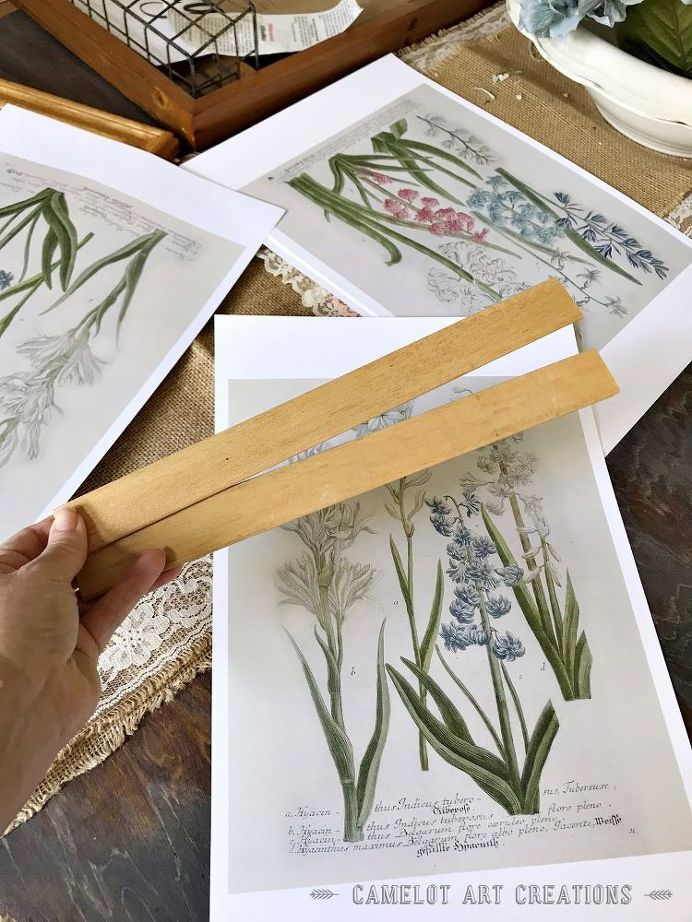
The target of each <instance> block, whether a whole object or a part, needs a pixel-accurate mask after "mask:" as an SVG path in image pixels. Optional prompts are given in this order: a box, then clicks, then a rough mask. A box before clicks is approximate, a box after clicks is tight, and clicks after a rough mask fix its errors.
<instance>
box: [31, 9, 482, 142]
mask: <svg viewBox="0 0 692 922" xmlns="http://www.w3.org/2000/svg"><path fill="white" fill-rule="evenodd" d="M13 3H14V6H16V7H18V8H19V9H22V10H24V11H25V12H26V13H28V14H29V16H31V17H32V18H33V19H34V20H36V22H38V23H39V24H40V25H41V26H42V27H43V28H44V29H45V30H46V31H48V32H50V33H51V34H52V35H54V36H55V37H56V38H57V39H58V40H59V41H60V42H62V44H63V45H65V46H66V47H67V48H69V49H70V51H72V52H73V53H74V54H76V55H77V56H78V57H79V58H81V59H82V61H84V62H85V63H86V64H88V65H89V66H90V67H92V68H93V69H94V70H95V71H96V72H97V73H99V74H101V76H102V77H105V78H106V80H108V81H109V82H110V83H111V84H112V85H113V86H115V87H117V88H118V89H119V90H120V91H121V92H122V93H123V94H124V95H125V96H127V97H128V98H129V99H131V100H132V101H133V102H135V103H137V105H139V106H141V108H142V109H144V110H145V111H146V112H148V113H149V114H150V115H152V116H153V117H154V118H155V119H156V120H157V121H158V122H160V123H161V124H163V125H166V126H168V127H169V128H171V129H172V130H173V131H175V132H176V133H177V134H179V135H180V136H181V137H183V138H185V139H186V140H187V142H188V143H189V144H190V146H191V147H192V148H193V149H195V150H200V149H203V148H205V147H208V146H210V145H211V144H214V143H216V142H218V141H220V140H222V139H224V138H227V137H229V136H230V135H232V134H235V133H236V132H238V131H241V130H242V129H244V128H247V127H248V126H249V125H252V124H254V123H255V122H258V121H260V120H261V119H263V118H266V117H267V116H269V115H272V114H273V113H274V112H277V111H278V110H280V109H282V108H284V107H285V106H287V105H290V104H291V103H293V102H296V101H297V100H298V99H302V98H303V97H304V96H307V95H308V94H309V93H312V92H314V91H315V90H319V89H321V88H322V87H324V86H327V85H328V84H329V83H331V82H332V81H334V80H336V79H337V78H339V77H342V76H344V75H345V74H347V73H350V72H351V71H353V70H355V69H356V68H358V67H361V66H363V65H364V64H368V63H369V62H370V61H374V60H375V59H376V58H378V57H380V56H382V55H383V54H386V53H388V52H390V51H395V50H397V49H399V48H403V47H404V46H406V45H409V44H411V43H413V42H417V41H419V40H420V39H422V38H425V37H426V36H428V35H430V34H432V33H434V32H436V31H437V30H439V29H442V28H445V27H447V26H450V25H453V24H454V23H456V22H459V21H460V20H462V19H465V18H467V17H468V16H470V15H472V14H473V13H475V12H477V11H478V10H480V9H482V8H483V7H485V6H487V5H488V0H386V2H384V0H370V2H367V0H366V3H364V4H363V5H364V6H366V10H365V12H364V13H363V15H362V16H361V18H360V19H359V20H358V21H357V22H356V24H355V25H353V26H352V27H351V28H350V29H348V30H347V31H346V32H344V33H343V34H342V35H337V36H335V37H334V38H331V39H329V40H328V41H326V42H322V43H321V44H319V45H315V46H313V47H312V48H309V49H307V50H306V51H302V52H299V53H298V54H294V55H290V56H289V57H286V58H284V59H283V60H280V61H277V62H276V63H273V64H270V65H268V66H267V67H265V68H263V69H262V70H259V71H255V70H253V69H252V68H250V67H246V66H244V65H243V66H242V75H241V77H240V79H238V80H236V81H234V82H233V83H230V84H228V85H227V86H225V87H223V88H221V89H218V90H213V91H212V92H210V93H208V94H207V95H205V96H202V97H200V98H198V99H195V98H194V97H193V96H191V95H190V94H189V93H187V92H186V91H185V90H184V89H182V88H181V87H180V86H179V85H177V84H176V83H174V82H173V81H172V80H170V79H169V78H168V77H167V76H165V75H164V74H163V73H162V72H161V71H160V70H158V69H157V68H156V67H154V66H153V65H151V64H149V63H148V62H147V61H146V60H145V59H144V58H143V57H141V56H140V55H139V54H138V53H137V52H136V51H133V50H132V49H131V48H128V47H127V46H126V45H125V44H123V42H121V41H120V39H118V38H117V37H115V36H114V35H110V34H109V33H108V32H107V31H106V30H105V29H104V28H103V27H102V26H100V25H98V23H96V22H94V21H93V20H92V19H90V18H89V16H87V15H86V14H85V13H82V12H81V11H80V10H78V9H77V8H76V7H74V6H73V5H72V3H71V2H70V0H13Z"/></svg>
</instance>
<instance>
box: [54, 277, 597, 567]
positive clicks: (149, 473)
mask: <svg viewBox="0 0 692 922" xmlns="http://www.w3.org/2000/svg"><path fill="white" fill-rule="evenodd" d="M580 317H581V313H580V311H579V309H578V308H577V306H576V305H575V303H574V301H573V300H572V298H571V297H570V296H569V295H568V293H567V291H566V290H565V289H564V288H563V286H562V285H561V284H560V283H559V282H557V281H556V280H554V279H551V280H549V281H546V282H543V283H542V284H541V285H536V286H535V287H534V288H531V289H529V290H527V291H523V292H521V293H520V294H518V295H515V296H513V297H511V298H508V299H507V300H505V301H503V302H501V303H500V304H497V305H495V306H494V307H490V308H487V309H486V310H484V311H482V312H480V313H478V314H475V315H473V316H472V317H469V318H467V319H465V320H461V321H459V322H458V323H455V324H453V325H452V326H450V327H447V328H446V329H444V330H440V331H439V332H437V333H434V334H433V335H432V336H428V337H425V338H424V339H421V340H418V341H417V342H414V343H412V344H411V345H409V346H406V347H405V348H403V349H399V350H398V351H396V352H392V353H391V354H390V355H387V356H384V358H382V359H379V360H378V361H376V362H371V363H369V364H368V365H365V366H363V367H362V368H357V369H356V370H355V371H352V372H350V373H349V374H347V375H343V376H342V377H341V378H337V379H335V380H334V381H330V382H328V383H326V384H323V385H322V386H320V387H317V388H315V389H314V390H311V391H309V392H308V393H306V394H303V395H301V396H299V397H296V398H294V399H293V400H289V401H288V402H287V403H284V404H282V405H281V406H280V407H276V408H274V409H272V410H269V411H267V412H265V413H261V414H260V415H258V416H256V417H254V418H253V419H250V420H248V421H247V422H244V423H241V424H240V425H238V426H234V427H233V428H232V429H229V430H227V431H226V432H222V433H220V434H218V435H215V436H212V437H211V438H209V439H205V440H204V441H202V442H199V443H197V444H196V445H192V446H190V447H189V448H186V449H184V450H183V451H181V452H178V453H177V454H174V455H171V456H170V457H168V458H164V459H162V460H161V461H157V462H156V463H155V464H151V465H149V466H148V467H145V468H142V469H140V470H138V471H135V472H134V473H132V474H129V475H127V476H125V477H122V478H121V479H120V480H116V481H114V482H113V483H111V484H108V485H107V486H104V487H101V488H100V489H98V490H95V491H94V492H92V493H88V494H86V495H85V496H81V497H79V498H78V499H76V500H74V502H73V503H72V505H73V506H74V508H75V509H77V511H78V512H79V513H80V515H82V516H83V518H84V519H85V521H86V523H87V528H88V532H89V547H90V549H91V550H96V549H98V548H99V547H103V546H104V545H106V544H110V543H111V542H113V541H115V540H117V539H118V538H121V537H124V536H125V535H128V534H132V533H133V532H135V531H139V530H140V529H142V528H145V527H146V526H147V525H151V524H152V523H154V522H157V521H159V519H163V518H165V517H166V516H169V515H172V514H173V513H175V512H178V511H179V510H180V509H183V508H185V507H186V506H192V505H194V504H195V503H198V502H200V501H201V500H203V499H206V498H207V497H209V496H213V495H214V494H215V493H219V492H221V491H222V490H225V489H227V488H228V487H230V486H232V485H233V484H236V483H239V482H240V481H242V480H245V479H246V478H248V477H252V476H254V475H255V474H258V473H261V472H262V471H265V470H268V469H269V468H271V467H273V466H274V465H275V464H279V463H280V462H281V461H285V460H286V459H287V458H290V457H292V456H293V455H296V454H298V453H299V452H301V451H305V450H307V449H308V448H312V447H313V446H314V445H318V444H319V443H321V442H325V441H327V439H330V438H333V437H334V436H336V435H340V434H341V433H342V432H347V431H348V430H349V429H350V428H351V427H353V426H356V425H358V424H359V423H362V422H363V421H365V420H368V419H372V418H373V417H375V416H378V415H380V414H381V413H384V412H386V411H387V410H391V409H392V408H393V407H396V406H400V405H401V404H403V403H406V402H407V401H408V400H412V399H413V398H414V397H418V396H420V395H421V394H424V393H427V392H428V391H431V390H433V389H434V388H436V387H439V386H440V385H442V384H447V383H448V382H449V381H453V380H454V379H455V378H458V377H459V376H460V375H463V374H466V373H467V372H469V371H471V370H473V369H475V368H480V367H481V366H483V365H486V364H487V363H488V362H491V361H493V360H494V359H497V358H500V357H501V356H503V355H507V353H509V352H512V351H513V350H515V349H518V348H520V347H521V346H524V345H526V344H527V343H530V342H533V341H535V340H537V339H540V337H542V336H545V335H547V334H548V333H551V332H553V331H554V330H557V329H560V327H563V326H566V325H567V324H569V323H574V322H575V321H576V320H578V319H579V318H580ZM363 323H366V324H367V320H364V321H363Z"/></svg>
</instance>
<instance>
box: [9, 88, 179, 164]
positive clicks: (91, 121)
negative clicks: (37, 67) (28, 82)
mask: <svg viewBox="0 0 692 922" xmlns="http://www.w3.org/2000/svg"><path fill="white" fill-rule="evenodd" d="M8 103H11V104H12V105H15V106H20V107H21V108H22V109H30V110H31V111H32V112H38V113H39V114H40V115H48V116H50V117H51V118H55V119H58V120H59V121H61V122H67V123H68V124H70V125H74V126H75V127H77V128H83V129H85V130H86V131H91V132H93V133H94V134H100V135H103V136H104V137H106V138H111V139H112V140H114V141H121V142H123V143H124V144H130V145H131V146H132V147H138V148H140V150H145V151H148V152H149V153H151V154H156V156H157V157H162V158H163V159H164V160H173V159H174V158H175V157H176V156H177V154H178V152H179V150H180V142H179V141H178V139H177V138H176V137H175V135H173V134H171V132H170V131H166V130H165V129H163V128H156V127H154V126H153V125H144V124H143V123H142V122H135V121H133V120H132V119H129V118H122V117H121V116H119V115H111V113H110V112H105V111H104V110H102V109H95V108H93V107H92V106H85V105H83V104H82V103H78V102H72V100H69V99H63V98H62V97H61V96H54V95H53V94H52V93H44V92H43V91H42V90H35V89H33V88H32V87H28V86H23V85H22V84H21V83H13V82H12V81H10V80H0V108H1V107H2V106H4V105H7V104H8Z"/></svg>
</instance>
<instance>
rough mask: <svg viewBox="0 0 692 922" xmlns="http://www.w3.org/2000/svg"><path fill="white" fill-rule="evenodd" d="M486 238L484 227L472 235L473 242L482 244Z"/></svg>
mask: <svg viewBox="0 0 692 922" xmlns="http://www.w3.org/2000/svg"><path fill="white" fill-rule="evenodd" d="M487 236H488V228H487V227H484V228H483V230H482V231H476V232H475V233H474V235H473V239H474V240H478V241H479V242H482V241H483V240H485V238H486V237H487Z"/></svg>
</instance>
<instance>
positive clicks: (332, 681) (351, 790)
mask: <svg viewBox="0 0 692 922" xmlns="http://www.w3.org/2000/svg"><path fill="white" fill-rule="evenodd" d="M284 527H285V528H286V530H287V531H290V532H293V533H294V534H295V535H296V536H297V537H298V538H300V540H301V541H302V543H303V545H304V547H305V548H306V550H305V552H304V553H303V554H302V555H301V556H300V557H298V558H296V559H295V560H293V561H291V562H290V563H287V564H286V565H285V566H284V567H282V569H281V570H280V571H279V581H280V587H279V588H280V591H281V593H282V594H283V596H284V599H283V602H284V603H288V604H291V605H298V606H300V607H301V608H303V609H305V610H306V611H308V612H309V613H310V614H311V615H313V616H314V618H315V620H316V622H317V623H316V624H315V631H314V633H315V641H316V642H317V645H318V646H319V648H320V650H321V651H322V654H323V656H324V661H325V666H326V670H327V695H326V696H325V695H323V693H322V692H321V690H320V687H319V683H318V681H317V679H316V678H315V675H314V673H313V671H312V669H311V668H310V665H309V663H308V660H307V659H306V657H305V655H304V653H303V651H302V650H301V649H300V646H299V645H298V644H297V643H296V642H295V640H293V638H292V637H291V635H290V633H289V635H288V636H289V638H290V640H291V643H292V644H293V647H294V648H295V651H296V654H297V656H298V658H299V660H300V663H301V666H302V668H303V672H304V674H305V681H306V682H307V685H308V688H309V691H310V696H311V697H312V701H313V703H314V705H315V711H316V712H317V717H318V719H319V722H320V725H321V727H322V731H323V733H324V737H325V740H326V743H327V746H328V747H329V752H330V754H331V756H332V759H333V760H334V767H335V769H336V771H337V774H338V776H339V783H340V784H341V791H342V795H343V801H344V830H343V833H344V842H359V841H361V840H362V839H363V828H364V826H365V824H366V823H367V821H368V819H369V818H370V812H371V810H372V806H373V802H374V798H375V788H376V785H377V773H378V771H379V769H380V761H381V758H382V752H383V750H384V746H385V742H386V740H387V731H388V730H389V690H388V688H387V679H386V676H385V670H384V622H383V623H382V626H381V627H380V631H379V639H378V642H377V691H376V704H375V708H374V713H375V729H374V731H373V734H372V738H371V739H370V742H369V744H368V746H367V749H366V750H365V753H364V754H363V758H362V760H361V762H360V768H359V770H358V773H357V774H356V770H355V762H354V753H353V745H352V742H351V740H350V739H349V736H348V731H347V729H346V722H345V719H344V702H343V694H342V681H341V670H342V668H343V663H344V622H345V621H346V618H347V615H348V612H349V609H351V608H352V607H353V606H354V605H355V604H356V603H357V602H360V601H362V600H364V599H367V598H368V595H369V593H371V591H372V588H373V585H374V583H375V582H376V580H377V574H376V572H375V570H374V569H373V568H372V567H371V566H370V565H369V564H367V563H358V562H356V561H353V560H351V559H349V557H348V556H346V554H345V553H344V552H345V551H347V550H348V549H349V548H350V547H351V546H352V545H353V544H354V543H355V542H356V541H357V539H358V535H359V534H360V533H361V532H363V531H367V532H370V533H372V529H370V528H369V527H368V525H366V523H365V518H364V517H363V516H362V515H361V511H360V506H359V504H358V503H351V504H347V503H339V504H338V505H337V506H329V507H327V508H326V509H322V510H320V511H319V512H315V513H313V514H311V515H308V516H305V518H302V519H298V521H296V522H293V523H292V524H290V525H286V526H284ZM325 698H328V700H329V706H327V704H326V701H325Z"/></svg>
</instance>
